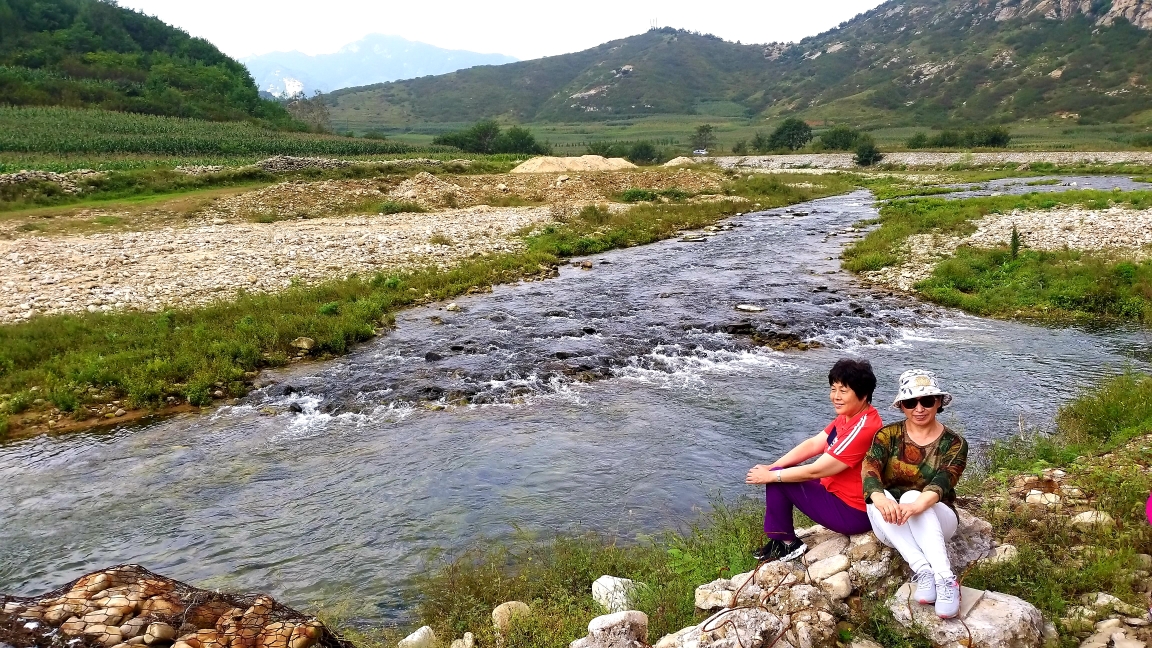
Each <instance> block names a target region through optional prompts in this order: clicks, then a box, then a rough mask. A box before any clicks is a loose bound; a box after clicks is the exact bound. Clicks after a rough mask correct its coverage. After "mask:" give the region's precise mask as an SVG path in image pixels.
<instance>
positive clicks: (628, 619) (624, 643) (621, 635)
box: [569, 610, 648, 648]
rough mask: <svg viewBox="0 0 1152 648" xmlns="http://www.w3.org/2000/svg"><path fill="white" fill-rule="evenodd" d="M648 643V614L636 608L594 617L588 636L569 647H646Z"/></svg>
mask: <svg viewBox="0 0 1152 648" xmlns="http://www.w3.org/2000/svg"><path fill="white" fill-rule="evenodd" d="M647 645H648V615H647V614H644V613H643V612H637V611H636V610H626V611H624V612H615V613H613V614H606V615H604V616H598V617H596V618H595V619H592V621H590V622H589V623H588V636H587V637H584V638H582V639H577V640H576V641H573V642H572V643H571V644H569V648H645V647H646V646H647Z"/></svg>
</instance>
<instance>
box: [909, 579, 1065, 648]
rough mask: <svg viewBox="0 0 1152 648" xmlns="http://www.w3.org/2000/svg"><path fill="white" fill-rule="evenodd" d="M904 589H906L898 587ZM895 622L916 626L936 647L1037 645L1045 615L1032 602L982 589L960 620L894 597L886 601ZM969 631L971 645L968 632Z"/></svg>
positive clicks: (1033, 647) (1030, 647)
mask: <svg viewBox="0 0 1152 648" xmlns="http://www.w3.org/2000/svg"><path fill="white" fill-rule="evenodd" d="M901 591H902V592H904V591H905V588H901ZM888 607H889V609H890V610H892V615H893V616H894V617H895V618H896V621H897V622H898V623H900V625H903V626H904V627H906V628H907V627H913V626H918V628H919V630H920V631H922V632H923V633H924V634H925V635H926V636H927V637H928V639H930V640H931V641H932V644H933V645H934V646H938V647H939V648H967V646H969V645H971V646H979V647H980V648H1037V647H1038V646H1040V645H1041V643H1042V641H1043V632H1044V617H1043V615H1041V614H1040V610H1037V609H1036V607H1035V606H1034V605H1032V604H1031V603H1029V602H1027V601H1025V600H1023V599H1020V598H1017V597H1015V596H1011V595H1008V594H1002V593H1000V592H985V593H984V596H983V598H981V599H980V601H979V602H978V603H977V604H976V605H975V606H974V607H973V608H972V609H971V610H969V611H968V614H967V616H965V617H964V619H963V621H961V620H960V619H941V618H940V617H938V616H936V610H935V607H934V606H932V605H920V604H918V603H915V602H910V601H909V600H908V597H902V596H900V593H899V592H898V593H897V594H896V596H894V597H892V599H890V600H889V601H888ZM969 631H971V633H972V641H971V644H969V643H968V633H969Z"/></svg>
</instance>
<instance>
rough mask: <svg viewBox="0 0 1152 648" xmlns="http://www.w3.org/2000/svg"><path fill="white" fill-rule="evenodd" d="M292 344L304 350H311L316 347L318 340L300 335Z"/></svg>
mask: <svg viewBox="0 0 1152 648" xmlns="http://www.w3.org/2000/svg"><path fill="white" fill-rule="evenodd" d="M292 346H294V347H296V348H297V349H300V350H302V351H311V350H312V349H314V348H316V340H313V339H312V338H310V337H298V338H296V339H295V340H292Z"/></svg>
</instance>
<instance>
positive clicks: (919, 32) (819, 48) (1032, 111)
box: [329, 0, 1152, 128]
mask: <svg viewBox="0 0 1152 648" xmlns="http://www.w3.org/2000/svg"><path fill="white" fill-rule="evenodd" d="M1150 29H1152V0H890V1H889V2H886V3H884V4H882V5H880V6H879V7H877V8H875V9H873V10H871V11H868V12H866V13H863V14H860V15H858V16H856V17H855V18H853V19H852V20H849V21H847V22H845V23H843V24H842V25H841V26H840V27H838V28H836V29H833V30H830V31H827V32H825V33H823V34H820V35H818V36H813V37H810V38H805V39H803V40H801V41H800V42H798V43H773V44H768V45H742V44H739V43H730V42H726V41H723V40H721V39H718V38H715V37H712V36H708V35H701V34H698V33H694V32H689V31H685V30H676V29H671V28H664V29H658V30H651V31H649V32H646V33H643V34H638V35H636V36H630V37H628V38H624V39H621V40H617V41H612V42H609V43H605V44H603V45H600V46H598V47H595V48H592V49H589V50H584V51H582V52H574V53H572V54H565V55H562V56H553V57H547V58H543V59H537V60H533V61H523V62H519V63H512V64H508V65H502V66H495V67H483V68H475V69H471V70H460V71H457V72H454V73H450V74H445V75H440V76H435V77H425V78H420V79H411V80H407V81H400V82H394V83H384V84H377V85H373V86H366V87H362V88H348V89H345V90H341V91H339V92H336V93H333V94H332V95H331V96H330V98H329V100H330V104H331V110H332V118H333V120H334V121H335V122H341V123H345V124H349V125H362V126H361V127H366V128H367V127H373V126H375V127H384V128H388V127H392V126H402V125H412V124H420V123H425V124H428V123H459V122H468V121H475V120H477V119H483V118H489V117H495V118H503V119H507V120H511V121H520V122H533V121H579V120H599V121H603V120H611V119H620V118H630V117H637V116H644V115H659V114H701V115H721V114H726V115H729V116H744V117H761V118H775V117H776V116H782V115H786V114H795V115H799V116H802V117H805V118H809V119H816V120H820V119H826V120H833V121H852V122H854V123H857V124H861V125H867V124H896V123H906V124H921V125H930V124H937V123H947V122H951V121H964V122H984V121H993V122H996V121H1004V122H1007V121H1014V120H1020V119H1034V118H1049V119H1050V118H1054V117H1055V118H1060V117H1064V118H1074V119H1078V120H1088V121H1093V120H1094V121H1115V120H1119V119H1125V118H1132V119H1144V120H1152V95H1150V93H1149V86H1150V85H1152V31H1149V30H1150Z"/></svg>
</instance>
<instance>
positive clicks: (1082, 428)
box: [965, 372, 1152, 646]
mask: <svg viewBox="0 0 1152 648" xmlns="http://www.w3.org/2000/svg"><path fill="white" fill-rule="evenodd" d="M1150 435H1152V376H1148V375H1146V374H1140V373H1132V372H1129V373H1125V374H1123V375H1120V376H1118V377H1116V378H1113V379H1110V380H1106V381H1104V382H1103V383H1102V384H1101V385H1099V386H1098V387H1096V388H1094V389H1091V390H1089V391H1087V392H1086V393H1084V394H1082V395H1081V396H1080V397H1078V398H1077V399H1075V400H1073V401H1072V402H1070V403H1069V404H1067V405H1066V406H1064V407H1063V408H1062V409H1061V410H1060V413H1059V416H1058V417H1057V421H1056V429H1055V431H1053V432H1051V433H1044V432H1032V433H1029V434H1027V435H1024V436H1021V437H1018V438H1015V439H1012V440H1010V441H1007V442H1003V443H998V444H995V445H994V446H993V447H992V448H991V449H990V450H989V451H988V453H987V470H988V473H989V477H988V479H987V480H986V481H985V482H984V483H983V484H982V485H981V490H982V491H983V492H984V493H986V494H989V495H985V496H984V497H983V499H982V506H981V510H980V514H981V515H982V517H984V518H985V519H987V520H989V521H991V522H992V523H993V527H994V533H995V535H996V537H997V538H998V539H1001V540H1003V541H1005V542H1008V543H1011V544H1013V545H1015V546H1016V547H1017V548H1018V549H1019V557H1018V558H1017V559H1016V560H1014V561H1010V562H1007V563H1001V564H994V565H981V566H978V567H977V568H975V569H973V570H972V571H971V572H970V573H969V575H968V578H967V580H966V581H965V584H967V585H970V586H972V587H978V588H985V589H993V590H996V591H1001V592H1006V593H1009V594H1013V595H1015V596H1019V597H1021V598H1023V599H1025V600H1027V601H1030V602H1031V603H1033V604H1034V605H1036V606H1037V607H1038V608H1040V610H1041V611H1042V612H1044V614H1045V616H1046V617H1048V618H1050V619H1059V618H1061V617H1063V616H1065V615H1067V614H1068V611H1069V608H1070V607H1071V606H1074V605H1079V604H1080V597H1081V596H1083V595H1085V594H1091V593H1094V592H1107V593H1110V594H1112V595H1114V596H1117V597H1119V598H1121V599H1123V600H1124V601H1125V602H1128V603H1131V604H1134V605H1136V606H1137V607H1139V608H1143V609H1147V608H1148V598H1147V597H1148V594H1147V592H1149V591H1152V580H1150V579H1149V577H1148V573H1147V571H1142V570H1144V569H1146V567H1142V566H1141V561H1140V560H1139V559H1138V557H1137V554H1149V553H1152V527H1150V526H1149V524H1148V520H1147V518H1146V516H1145V511H1144V507H1145V503H1146V501H1147V499H1148V493H1149V492H1150V491H1152V474H1150V473H1149V468H1150V466H1152V436H1150ZM1045 468H1059V469H1062V470H1065V471H1066V472H1067V473H1068V474H1069V477H1068V482H1067V484H1069V485H1071V486H1073V487H1076V488H1079V489H1080V490H1081V491H1083V493H1084V496H1085V497H1086V498H1087V499H1088V501H1089V502H1090V506H1091V507H1092V508H1093V509H1096V510H1100V511H1104V512H1105V513H1107V514H1108V515H1110V516H1111V517H1112V518H1113V520H1115V525H1114V526H1112V527H1111V528H1100V529H1097V530H1090V531H1086V530H1078V529H1076V528H1074V527H1073V526H1072V525H1070V524H1069V518H1068V516H1067V515H1066V514H1062V513H1061V512H1059V511H1058V510H1044V507H1039V509H1037V508H1029V507H1022V508H1017V507H1011V506H1008V505H1007V500H1008V498H1007V496H1006V491H1007V490H1008V487H1009V486H1010V484H1011V481H1012V478H1013V476H1015V475H1020V474H1029V473H1030V474H1035V475H1039V474H1041V472H1042V471H1043V469H1045ZM1060 625H1061V626H1062V630H1063V632H1062V635H1063V641H1062V644H1063V645H1066V646H1075V645H1076V644H1077V642H1076V641H1075V640H1074V639H1073V638H1072V637H1071V636H1070V635H1071V634H1074V633H1076V632H1077V631H1079V632H1080V634H1081V635H1083V634H1084V633H1085V632H1086V629H1084V628H1076V627H1074V626H1073V625H1071V624H1060Z"/></svg>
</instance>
